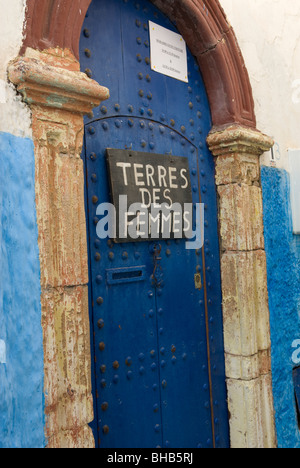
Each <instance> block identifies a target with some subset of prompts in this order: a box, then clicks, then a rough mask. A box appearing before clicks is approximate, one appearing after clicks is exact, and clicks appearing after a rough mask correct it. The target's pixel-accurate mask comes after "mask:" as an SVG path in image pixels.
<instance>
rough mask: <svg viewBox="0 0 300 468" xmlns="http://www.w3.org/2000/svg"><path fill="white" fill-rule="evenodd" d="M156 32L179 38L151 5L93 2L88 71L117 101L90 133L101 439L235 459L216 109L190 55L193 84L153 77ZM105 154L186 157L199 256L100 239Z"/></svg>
mask: <svg viewBox="0 0 300 468" xmlns="http://www.w3.org/2000/svg"><path fill="white" fill-rule="evenodd" d="M149 21H152V22H154V23H156V24H159V25H160V26H163V27H164V28H167V29H169V30H171V31H174V32H177V31H176V26H175V25H174V24H172V23H171V22H170V21H169V20H168V19H167V18H166V17H165V16H164V15H163V14H162V13H161V12H160V11H159V10H158V9H157V8H155V7H154V5H153V4H152V3H151V2H149V1H148V0H139V1H136V0H93V1H92V3H91V6H90V9H89V11H88V14H87V17H86V19H85V23H84V26H83V31H82V37H81V44H80V51H81V67H82V70H83V71H85V72H86V73H87V74H88V75H89V76H91V77H92V78H93V79H95V80H96V81H98V82H99V83H100V84H101V85H103V86H107V87H108V88H109V89H110V96H111V97H110V99H109V100H108V101H107V102H105V103H103V104H102V105H101V106H100V107H99V108H97V109H96V110H95V111H94V114H93V116H92V115H90V116H88V117H87V118H86V121H85V124H86V125H85V130H86V131H85V154H84V161H85V166H86V199H87V219H88V237H89V255H90V302H91V304H90V319H91V327H92V333H91V337H92V348H93V354H94V359H93V361H94V374H93V385H94V404H95V421H94V423H93V429H94V432H95V436H96V440H97V443H98V444H99V447H104V448H139V447H143V448H147V447H149V448H155V447H172V448H193V447H195V448H197V447H199V448H200V447H203V448H205V447H227V446H228V444H229V436H228V414H227V403H226V386H225V372H224V348H223V328H222V311H221V288H220V259H219V245H218V226H217V198H216V189H215V184H214V162H213V158H212V156H211V154H210V153H209V151H208V148H207V146H206V137H207V134H208V132H209V130H210V128H211V117H210V110H209V104H208V100H207V95H206V92H205V87H204V84H203V80H202V77H201V73H200V71H199V68H198V66H197V63H196V61H195V59H194V58H193V56H192V55H191V53H190V52H189V51H188V70H189V74H188V75H189V76H188V80H189V82H188V83H185V82H183V81H179V80H176V79H174V78H170V77H167V76H165V75H163V74H159V73H156V72H155V71H152V70H151V65H150V38H149ZM107 148H115V149H130V150H132V151H142V152H147V153H155V154H166V155H170V154H172V155H173V156H179V157H188V161H189V168H190V178H191V184H192V193H193V203H194V204H196V203H200V202H201V203H204V204H205V243H204V247H203V248H202V249H200V250H187V249H186V248H185V240H178V239H177V240H164V241H159V242H157V241H153V242H151V241H148V242H136V243H132V242H128V243H122V244H120V243H119V244H118V243H115V242H114V241H113V240H111V239H106V240H103V239H99V238H98V237H97V233H96V228H97V224H98V222H99V218H98V217H97V207H98V205H99V203H103V202H110V187H109V180H108V179H109V177H108V173H107V165H106V160H105V154H106V149H107ZM195 206H196V205H195ZM195 274H200V275H201V281H202V284H203V288H202V289H201V290H200V289H196V287H195Z"/></svg>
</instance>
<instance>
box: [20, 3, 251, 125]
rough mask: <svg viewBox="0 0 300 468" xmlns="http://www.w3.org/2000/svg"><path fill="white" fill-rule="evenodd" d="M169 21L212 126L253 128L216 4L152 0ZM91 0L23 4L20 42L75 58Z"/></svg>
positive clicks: (238, 63) (234, 51) (228, 31)
mask: <svg viewBox="0 0 300 468" xmlns="http://www.w3.org/2000/svg"><path fill="white" fill-rule="evenodd" d="M151 1H152V2H153V3H154V4H155V5H156V6H157V7H158V8H159V9H160V10H161V11H163V12H164V13H165V14H166V15H167V16H168V17H169V18H170V19H171V20H172V21H175V22H176V25H177V28H178V30H179V32H180V33H181V34H182V36H183V37H184V38H185V40H186V42H187V44H188V46H189V48H190V50H191V51H192V53H193V54H194V56H195V57H196V58H197V59H198V63H199V66H200V69H201V72H202V75H203V78H204V82H205V85H206V90H207V93H208V97H209V101H210V106H211V112H212V119H213V125H214V127H215V128H216V127H217V128H219V127H225V126H228V125H232V124H239V125H243V126H247V127H251V128H255V127H256V119H255V113H254V101H253V96H252V89H251V85H250V81H249V76H248V73H247V70H246V67H245V64H244V60H243V57H242V54H241V51H240V49H239V46H238V44H237V40H236V37H235V34H234V31H233V29H232V27H231V26H230V25H229V23H228V21H227V19H226V17H225V14H224V11H223V9H222V7H221V6H220V3H219V1H218V0H207V1H206V2H205V4H204V3H203V1H202V0H151ZM90 3H91V0H63V1H62V0H43V1H42V2H41V0H31V1H28V2H27V14H26V24H25V31H24V37H25V39H24V42H23V46H22V49H21V53H24V52H25V50H26V48H27V47H30V48H32V49H38V50H45V49H50V48H53V47H60V48H62V49H69V50H70V51H71V52H72V53H73V54H74V56H75V57H76V58H77V59H79V39H80V34H81V29H82V25H83V21H84V18H85V14H86V12H87V10H88V7H89V5H90Z"/></svg>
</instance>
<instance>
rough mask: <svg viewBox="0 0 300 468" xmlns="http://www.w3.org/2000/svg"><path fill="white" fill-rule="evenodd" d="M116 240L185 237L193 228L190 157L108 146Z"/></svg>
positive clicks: (107, 153)
mask: <svg viewBox="0 0 300 468" xmlns="http://www.w3.org/2000/svg"><path fill="white" fill-rule="evenodd" d="M106 156H107V167H108V174H109V179H110V188H111V201H112V204H113V205H114V207H115V210H116V229H115V233H116V239H115V240H116V241H118V242H130V241H132V242H136V241H137V240H152V239H162V238H164V239H167V238H169V239H173V238H185V237H186V233H187V231H189V230H190V229H191V227H192V219H191V216H192V202H193V201H192V189H191V182H190V169H189V163H188V158H186V157H178V156H170V155H162V154H153V153H142V152H136V151H130V150H119V149H107V152H106Z"/></svg>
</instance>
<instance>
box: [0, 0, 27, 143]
mask: <svg viewBox="0 0 300 468" xmlns="http://www.w3.org/2000/svg"><path fill="white" fill-rule="evenodd" d="M25 3H26V2H25V0H0V132H6V133H12V134H13V135H16V136H20V137H31V136H32V132H31V118H30V112H29V110H28V108H27V106H25V105H24V104H23V103H22V102H21V99H20V97H19V96H17V95H16V92H15V90H14V87H13V86H11V85H9V84H8V83H7V78H6V76H7V65H8V63H9V62H10V61H11V60H13V59H14V58H16V57H17V56H18V53H19V50H20V47H21V44H22V38H23V23H24V18H25Z"/></svg>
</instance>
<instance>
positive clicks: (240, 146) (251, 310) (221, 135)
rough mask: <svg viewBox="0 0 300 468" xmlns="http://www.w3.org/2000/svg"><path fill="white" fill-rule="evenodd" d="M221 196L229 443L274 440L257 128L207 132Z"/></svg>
mask: <svg viewBox="0 0 300 468" xmlns="http://www.w3.org/2000/svg"><path fill="white" fill-rule="evenodd" d="M208 145H209V147H210V150H211V152H212V153H213V155H214V156H215V157H216V161H215V163H216V184H217V189H218V195H219V220H220V237H221V272H222V292H223V316H224V318H223V319H224V339H225V359H226V377H227V387H228V406H229V412H230V429H231V446H232V447H233V448H269V447H275V446H276V436H275V427H274V410H273V396H272V379H271V356H270V354H271V353H270V347H271V343H270V326H269V308H268V290H267V273H266V256H265V251H264V230H263V213H262V191H261V187H260V165H259V156H260V155H261V154H262V153H263V152H265V151H267V150H269V149H270V147H271V146H272V145H273V142H272V140H271V139H270V138H268V137H267V136H265V135H263V134H261V133H259V132H258V131H255V130H251V129H247V128H243V127H236V126H233V127H229V128H227V129H226V130H224V131H220V132H215V133H211V134H210V135H209V137H208Z"/></svg>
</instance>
